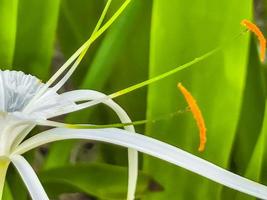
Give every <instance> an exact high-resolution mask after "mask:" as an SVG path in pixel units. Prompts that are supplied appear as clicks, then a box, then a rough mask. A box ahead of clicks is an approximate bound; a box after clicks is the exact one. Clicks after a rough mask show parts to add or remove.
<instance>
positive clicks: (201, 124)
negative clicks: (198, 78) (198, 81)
mask: <svg viewBox="0 0 267 200" xmlns="http://www.w3.org/2000/svg"><path fill="white" fill-rule="evenodd" d="M177 87H178V88H179V89H180V91H181V92H182V94H183V95H184V98H185V100H186V102H187V104H188V106H189V108H190V111H191V112H192V114H193V116H194V118H195V120H196V123H197V126H198V129H199V137H200V143H199V147H198V151H204V150H205V145H206V141H207V138H206V132H207V129H206V125H205V121H204V118H203V116H202V113H201V110H200V109H199V107H198V105H197V103H196V100H195V99H194V97H193V96H192V95H191V94H190V92H189V91H188V90H187V89H186V88H185V87H184V86H183V85H182V84H181V83H178V85H177Z"/></svg>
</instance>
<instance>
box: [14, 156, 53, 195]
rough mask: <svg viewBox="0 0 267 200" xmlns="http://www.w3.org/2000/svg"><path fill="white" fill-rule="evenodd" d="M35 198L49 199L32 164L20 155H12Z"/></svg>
mask: <svg viewBox="0 0 267 200" xmlns="http://www.w3.org/2000/svg"><path fill="white" fill-rule="evenodd" d="M11 161H12V163H13V164H14V165H15V167H16V169H17V170H18V172H19V174H20V176H21V178H22V180H23V182H24V183H25V185H26V187H27V189H28V191H29V193H30V195H31V198H32V199H33V200H49V198H48V196H47V194H46V193H45V191H44V188H43V187H42V185H41V183H40V181H39V179H38V177H37V175H36V174H35V172H34V170H33V168H32V167H31V165H30V164H29V163H28V162H27V161H26V160H25V158H23V157H22V156H20V155H14V156H12V157H11Z"/></svg>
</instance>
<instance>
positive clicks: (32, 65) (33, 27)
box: [14, 0, 60, 80]
mask: <svg viewBox="0 0 267 200" xmlns="http://www.w3.org/2000/svg"><path fill="white" fill-rule="evenodd" d="M59 4H60V0H41V1H35V0H21V1H19V8H18V22H17V24H18V25H17V40H16V49H15V57H14V67H15V69H16V70H22V71H24V72H26V73H31V74H33V75H35V76H37V77H39V78H41V79H44V80H46V79H47V77H48V75H49V72H50V64H51V60H52V53H53V49H54V42H55V32H56V26H57V19H58V12H59Z"/></svg>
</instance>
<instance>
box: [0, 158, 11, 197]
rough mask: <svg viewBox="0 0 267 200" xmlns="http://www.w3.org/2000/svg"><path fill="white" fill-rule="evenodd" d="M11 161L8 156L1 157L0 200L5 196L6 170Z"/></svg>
mask: <svg viewBox="0 0 267 200" xmlns="http://www.w3.org/2000/svg"><path fill="white" fill-rule="evenodd" d="M9 163H10V161H9V160H8V159H7V158H1V159H0V200H1V199H2V196H3V189H4V185H5V179H6V172H7V168H8V165H9Z"/></svg>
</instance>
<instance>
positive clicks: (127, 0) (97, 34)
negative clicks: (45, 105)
mask: <svg viewBox="0 0 267 200" xmlns="http://www.w3.org/2000/svg"><path fill="white" fill-rule="evenodd" d="M130 2H131V0H125V2H124V3H123V4H122V5H121V6H120V8H119V9H118V10H117V11H116V12H115V13H114V15H113V16H112V17H111V18H110V19H109V20H108V21H107V22H106V23H105V24H104V25H103V26H102V27H101V28H99V29H98V30H97V31H94V34H93V35H92V36H91V37H90V38H89V39H88V40H87V41H86V42H85V43H84V44H83V45H82V46H81V47H80V48H79V49H78V50H77V51H76V52H75V53H74V54H73V55H72V56H71V57H70V58H69V59H68V60H67V61H66V63H64V64H63V66H61V67H60V68H59V70H58V71H57V72H56V73H55V74H54V75H53V76H52V77H51V78H50V79H49V80H48V81H47V83H46V84H45V87H43V88H42V89H41V90H40V91H39V92H38V93H37V94H36V95H35V96H34V98H33V99H32V101H30V102H29V104H28V105H27V106H26V108H25V109H28V107H30V106H31V104H32V103H33V102H34V101H35V100H36V99H38V98H39V97H40V96H42V95H43V94H44V93H45V92H46V91H47V89H48V88H49V87H50V86H51V85H52V84H53V83H54V82H55V81H56V80H57V79H58V78H59V77H60V75H62V74H63V72H64V71H65V70H67V69H68V68H69V67H70V66H71V64H72V63H73V62H74V61H75V60H76V59H79V56H80V55H81V54H82V53H83V52H84V51H86V49H88V48H89V46H90V45H91V44H92V43H93V42H94V41H95V40H96V39H98V38H99V37H100V36H101V35H102V34H103V33H104V32H105V31H106V30H107V29H108V28H109V27H110V26H111V25H112V24H113V23H114V21H115V20H116V19H117V18H118V17H119V16H120V15H121V13H122V12H123V11H124V10H125V8H126V7H127V6H128V4H129V3H130ZM110 3H111V1H108V3H107V6H106V7H105V9H104V15H105V10H106V9H107V8H108V7H109V5H110ZM103 17H104V16H103ZM101 20H102V17H100V21H101ZM98 26H99V24H97V27H98ZM78 64H79V63H78ZM74 65H76V64H75V63H74ZM74 68H76V66H74ZM74 70H75V69H74ZM74 70H73V71H74ZM71 74H72V70H70V72H69V75H71ZM69 75H67V77H65V79H67V78H68V76H69Z"/></svg>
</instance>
